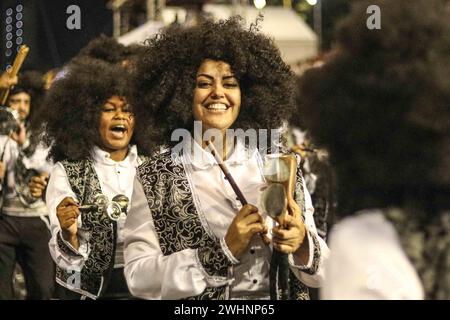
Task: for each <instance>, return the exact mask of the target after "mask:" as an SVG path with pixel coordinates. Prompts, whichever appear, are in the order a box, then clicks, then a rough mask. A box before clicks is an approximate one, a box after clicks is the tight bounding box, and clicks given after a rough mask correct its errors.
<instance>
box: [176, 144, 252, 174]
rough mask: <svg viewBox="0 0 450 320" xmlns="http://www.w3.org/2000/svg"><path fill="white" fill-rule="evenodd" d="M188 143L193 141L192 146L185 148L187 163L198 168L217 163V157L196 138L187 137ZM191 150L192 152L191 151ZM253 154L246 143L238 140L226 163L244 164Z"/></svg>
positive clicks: (205, 167) (208, 166)
mask: <svg viewBox="0 0 450 320" xmlns="http://www.w3.org/2000/svg"><path fill="white" fill-rule="evenodd" d="M187 143H191V146H192V147H191V148H185V149H184V151H187V152H184V155H185V156H183V159H184V161H186V162H187V163H190V164H192V165H193V166H194V167H196V168H198V169H208V168H210V167H212V166H215V165H217V162H216V159H214V156H213V155H212V154H211V153H209V152H207V151H205V150H204V149H203V148H202V147H201V146H200V145H199V144H198V143H197V141H195V140H194V139H192V138H191V139H187ZM189 151H191V152H189ZM251 155H252V153H250V152H249V150H248V149H247V148H246V147H245V146H244V144H243V143H242V142H241V141H240V140H237V142H236V145H235V147H234V150H233V153H232V154H231V155H230V157H229V158H228V159H227V160H225V161H224V162H225V164H227V165H242V164H244V163H245V162H246V161H247V160H248V159H249V158H250V156H251Z"/></svg>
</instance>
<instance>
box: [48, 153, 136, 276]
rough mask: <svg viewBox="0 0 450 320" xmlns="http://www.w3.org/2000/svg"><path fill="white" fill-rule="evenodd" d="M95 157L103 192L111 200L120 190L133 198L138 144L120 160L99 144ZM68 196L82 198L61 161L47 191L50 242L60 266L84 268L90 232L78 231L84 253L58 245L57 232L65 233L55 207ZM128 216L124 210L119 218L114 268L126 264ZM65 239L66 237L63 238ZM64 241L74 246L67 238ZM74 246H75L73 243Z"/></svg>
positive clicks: (79, 221) (79, 224) (52, 174)
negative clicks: (72, 252)
mask: <svg viewBox="0 0 450 320" xmlns="http://www.w3.org/2000/svg"><path fill="white" fill-rule="evenodd" d="M92 160H93V165H94V170H95V172H96V174H97V176H98V179H99V181H100V187H101V190H102V193H103V194H105V195H106V196H107V197H108V198H109V199H110V200H111V199H112V198H113V197H114V196H116V195H118V194H124V195H126V196H127V197H128V199H131V195H132V193H133V180H134V176H135V174H136V168H137V166H138V155H137V148H136V146H132V147H131V148H130V150H129V152H128V155H127V157H126V158H125V159H124V160H122V161H120V162H116V161H114V160H112V159H111V158H110V155H109V153H108V152H105V151H103V150H101V149H100V148H98V147H94V148H93V150H92ZM65 197H72V198H74V199H75V200H79V199H77V197H76V195H75V193H74V192H73V191H72V189H71V187H70V184H69V180H68V178H67V174H66V171H65V170H64V167H63V165H62V164H61V163H60V162H58V163H57V164H56V165H55V168H54V169H53V171H52V173H51V175H50V180H49V182H48V186H47V193H46V203H47V209H48V211H49V216H50V223H51V231H52V238H51V239H50V242H49V248H50V253H51V255H52V257H53V260H54V261H55V263H56V264H57V265H58V266H60V267H61V268H63V269H71V270H81V268H82V267H83V264H84V262H85V261H86V260H87V258H88V256H89V252H90V251H89V250H90V248H89V245H88V241H87V240H88V239H89V232H84V231H81V230H78V234H77V235H78V241H79V245H80V246H79V248H78V252H79V253H80V254H81V257H78V256H71V255H68V254H65V253H64V252H62V251H61V250H59V248H58V245H57V237H58V234H59V236H60V237H61V238H62V236H61V233H60V232H59V231H60V230H61V227H60V224H59V220H58V217H57V216H56V207H57V206H58V205H59V203H60V202H61V201H62V200H63V199H64V198H65ZM81 214H83V213H81ZM81 214H80V216H79V217H78V226H81ZM125 220H126V216H125V215H124V214H122V216H121V217H120V218H119V220H118V221H117V249H116V255H117V256H118V257H116V261H115V264H114V267H115V268H118V267H123V261H122V263H120V260H122V259H121V256H122V257H123V253H122V250H123V249H122V248H123V239H124V238H123V228H124V224H125ZM62 240H63V241H65V240H64V239H62ZM65 243H66V244H67V245H68V246H70V247H71V245H70V244H69V243H68V242H65ZM71 248H72V249H73V250H75V249H74V248H73V247H71ZM75 251H77V250H75ZM118 258H119V259H118Z"/></svg>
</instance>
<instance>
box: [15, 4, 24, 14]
mask: <svg viewBox="0 0 450 320" xmlns="http://www.w3.org/2000/svg"><path fill="white" fill-rule="evenodd" d="M22 10H23V6H22V5H21V4H19V5H17V7H16V11H17V12H21V11H22Z"/></svg>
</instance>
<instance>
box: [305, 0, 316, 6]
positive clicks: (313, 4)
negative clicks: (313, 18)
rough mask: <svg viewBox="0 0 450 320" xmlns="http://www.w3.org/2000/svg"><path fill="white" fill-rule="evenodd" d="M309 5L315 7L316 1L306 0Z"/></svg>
mask: <svg viewBox="0 0 450 320" xmlns="http://www.w3.org/2000/svg"><path fill="white" fill-rule="evenodd" d="M306 2H308V3H309V4H310V5H312V6H315V5H316V4H317V0H306Z"/></svg>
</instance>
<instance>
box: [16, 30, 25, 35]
mask: <svg viewBox="0 0 450 320" xmlns="http://www.w3.org/2000/svg"><path fill="white" fill-rule="evenodd" d="M22 34H23V30H22V29H17V30H16V36H18V37H21V36H22Z"/></svg>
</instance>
